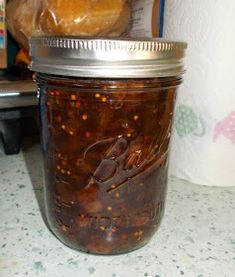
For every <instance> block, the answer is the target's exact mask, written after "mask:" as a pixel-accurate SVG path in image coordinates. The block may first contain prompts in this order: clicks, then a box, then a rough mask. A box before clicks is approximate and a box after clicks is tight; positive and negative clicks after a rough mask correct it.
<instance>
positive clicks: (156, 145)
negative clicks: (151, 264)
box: [36, 74, 180, 254]
mask: <svg viewBox="0 0 235 277" xmlns="http://www.w3.org/2000/svg"><path fill="white" fill-rule="evenodd" d="M36 79H37V82H38V86H39V91H40V109H41V122H42V144H43V154H44V171H45V199H46V200H45V201H46V210H47V219H48V222H49V225H50V227H51V229H52V231H53V232H54V234H55V235H56V236H57V237H58V238H59V239H60V240H61V241H62V242H63V243H65V244H66V245H68V246H69V247H71V248H74V249H77V250H81V251H84V252H88V253H95V254H119V253H126V252H129V251H132V250H135V249H137V248H139V247H141V246H143V245H145V244H146V243H147V242H148V241H149V240H150V238H151V237H152V236H153V235H154V234H155V232H156V230H157V228H158V227H159V224H160V222H161V219H162V216H163V213H164V206H165V197H166V189H167V171H168V152H169V142H170V134H171V126H172V119H173V111H174V103H175V96H176V90H177V87H178V85H179V84H180V79H179V78H177V77H170V78H156V79H91V78H62V77H57V76H50V75H43V74H37V76H36Z"/></svg>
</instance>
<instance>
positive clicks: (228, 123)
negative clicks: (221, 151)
mask: <svg viewBox="0 0 235 277" xmlns="http://www.w3.org/2000/svg"><path fill="white" fill-rule="evenodd" d="M220 135H223V136H224V137H225V138H227V139H229V140H230V141H231V142H233V143H235V111H234V112H231V113H230V114H229V115H228V116H227V117H226V118H225V119H224V120H223V121H220V122H218V123H217V125H216V127H215V131H214V139H213V140H214V142H216V141H217V140H218V138H219V136H220Z"/></svg>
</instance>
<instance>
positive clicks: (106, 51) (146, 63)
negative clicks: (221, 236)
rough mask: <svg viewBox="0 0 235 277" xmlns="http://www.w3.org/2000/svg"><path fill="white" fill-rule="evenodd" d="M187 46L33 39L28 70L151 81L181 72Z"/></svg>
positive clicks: (149, 41)
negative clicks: (147, 79)
mask: <svg viewBox="0 0 235 277" xmlns="http://www.w3.org/2000/svg"><path fill="white" fill-rule="evenodd" d="M186 48H187V44H186V43H184V42H174V41H165V40H162V39H143V40H136V39H99V38H79V37H33V38H31V40H30V56H31V58H32V62H31V65H30V69H31V70H33V71H36V72H40V73H46V74H54V75H61V76H71V77H72V76H73V77H96V78H154V77H169V76H178V75H182V74H183V73H184V64H183V58H184V56H185V51H186Z"/></svg>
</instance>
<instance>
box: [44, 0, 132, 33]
mask: <svg viewBox="0 0 235 277" xmlns="http://www.w3.org/2000/svg"><path fill="white" fill-rule="evenodd" d="M130 16H131V10H130V3H129V1H127V0H115V1H113V0H87V1H84V0H70V1H66V0H43V12H42V14H41V16H40V22H39V24H40V29H41V30H42V32H43V34H46V35H79V36H107V37H110V36H111V37H112V36H120V35H121V34H122V33H123V32H124V31H125V30H126V28H127V26H128V24H129V21H130Z"/></svg>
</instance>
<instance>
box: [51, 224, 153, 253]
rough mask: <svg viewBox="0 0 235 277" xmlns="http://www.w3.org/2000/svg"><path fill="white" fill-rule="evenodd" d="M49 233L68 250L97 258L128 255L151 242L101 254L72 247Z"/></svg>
mask: <svg viewBox="0 0 235 277" xmlns="http://www.w3.org/2000/svg"><path fill="white" fill-rule="evenodd" d="M50 231H51V232H52V234H53V235H54V236H55V237H56V238H57V239H58V240H59V241H60V242H61V243H62V244H64V245H65V246H67V247H68V248H70V249H72V250H74V251H77V252H81V253H86V254H90V255H97V256H116V255H123V254H128V253H131V252H134V251H137V250H139V249H140V248H143V247H145V246H146V245H147V244H148V243H149V242H150V240H151V238H150V239H149V240H147V241H146V240H145V241H144V242H143V243H140V244H139V245H138V246H135V247H132V248H131V249H128V250H120V251H114V252H101V251H93V250H88V249H84V248H81V247H74V245H71V244H70V243H68V242H65V241H64V240H63V239H61V237H59V236H58V235H57V234H56V233H55V232H54V231H53V230H52V229H51V228H50Z"/></svg>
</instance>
